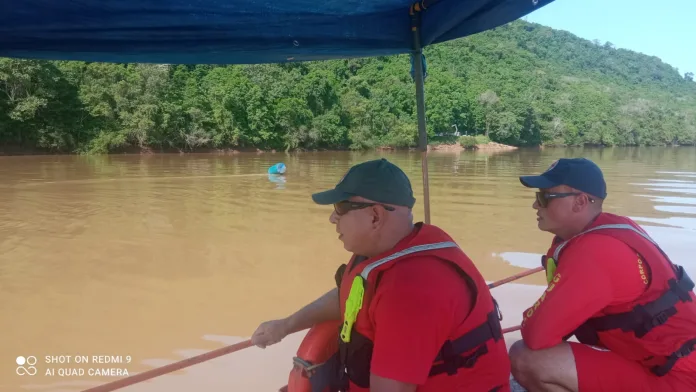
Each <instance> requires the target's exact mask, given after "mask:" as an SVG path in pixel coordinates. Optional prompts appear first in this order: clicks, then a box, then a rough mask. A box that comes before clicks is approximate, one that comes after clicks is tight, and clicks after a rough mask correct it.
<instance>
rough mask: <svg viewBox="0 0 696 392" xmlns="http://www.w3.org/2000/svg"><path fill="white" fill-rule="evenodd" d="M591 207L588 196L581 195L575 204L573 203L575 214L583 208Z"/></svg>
mask: <svg viewBox="0 0 696 392" xmlns="http://www.w3.org/2000/svg"><path fill="white" fill-rule="evenodd" d="M589 205H590V198H589V196H587V195H586V194H584V193H583V194H581V195H580V196H578V197H576V198H575V202H574V203H573V212H579V211H580V210H582V209H583V208H588V207H589Z"/></svg>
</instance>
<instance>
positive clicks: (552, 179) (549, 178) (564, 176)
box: [520, 158, 607, 199]
mask: <svg viewBox="0 0 696 392" xmlns="http://www.w3.org/2000/svg"><path fill="white" fill-rule="evenodd" d="M520 182H521V183H522V185H524V186H526V187H528V188H553V187H555V186H559V185H567V186H569V187H571V188H575V189H577V190H579V191H581V192H584V193H587V194H588V195H592V196H595V197H598V198H600V199H605V198H606V197H607V184H606V182H604V175H603V174H602V170H601V169H600V168H599V166H597V165H596V164H595V163H594V162H592V161H591V160H589V159H586V158H561V159H559V160H557V161H556V162H554V163H552V164H551V166H549V168H548V169H546V171H545V172H543V173H541V174H540V175H538V176H520Z"/></svg>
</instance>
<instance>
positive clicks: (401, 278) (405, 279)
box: [380, 254, 468, 291]
mask: <svg viewBox="0 0 696 392" xmlns="http://www.w3.org/2000/svg"><path fill="white" fill-rule="evenodd" d="M458 269H459V267H458V266H457V265H455V263H453V262H450V261H447V260H444V259H442V258H440V257H437V256H435V255H429V254H424V255H413V256H412V257H409V258H405V259H403V260H399V261H397V262H396V263H394V265H393V266H392V267H391V268H389V269H388V270H387V271H385V272H386V273H385V274H384V276H383V277H382V279H381V280H382V281H383V282H390V283H391V285H390V286H391V287H392V288H394V286H398V287H404V288H407V289H414V290H421V289H422V290H435V291H440V290H442V291H451V290H452V288H453V287H455V288H456V287H468V285H467V282H466V280H465V279H464V278H463V277H462V274H461V271H459V270H458ZM381 285H382V283H380V286H381Z"/></svg>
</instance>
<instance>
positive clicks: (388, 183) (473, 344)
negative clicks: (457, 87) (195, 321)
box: [252, 159, 510, 392]
mask: <svg viewBox="0 0 696 392" xmlns="http://www.w3.org/2000/svg"><path fill="white" fill-rule="evenodd" d="M312 199H313V200H314V202H315V203H318V204H322V205H333V207H334V209H333V211H332V213H331V217H330V221H331V223H333V224H334V225H335V227H336V232H337V233H338V234H339V239H340V240H341V241H342V242H343V246H344V248H345V249H346V250H347V251H348V252H350V253H352V254H353V256H352V257H351V258H350V261H349V263H348V264H346V265H342V266H341V267H340V268H339V270H338V272H337V276H336V283H337V287H336V288H335V289H333V290H331V291H329V292H328V293H326V294H325V295H323V296H322V297H320V298H319V299H317V300H316V301H314V302H313V303H311V304H309V305H307V306H306V307H304V308H303V309H301V310H299V311H298V312H296V313H294V314H293V315H291V316H289V317H287V318H285V319H282V320H273V321H269V322H266V323H263V324H261V325H260V326H259V327H258V329H257V330H256V332H254V334H253V336H252V342H253V343H254V344H256V345H257V346H260V347H265V346H267V345H270V344H274V343H276V342H278V341H280V340H281V339H282V338H284V337H285V336H286V335H287V334H289V333H292V332H295V331H300V330H303V329H306V328H310V327H312V326H313V325H316V324H318V323H322V322H325V321H330V320H340V321H342V329H341V331H340V333H337V334H336V335H337V336H335V337H331V340H333V341H335V339H339V350H338V352H336V353H335V354H334V356H333V357H332V358H331V359H330V360H329V361H328V362H327V363H326V364H325V365H324V366H322V368H323V369H318V370H316V373H314V375H313V376H312V377H311V378H310V381H311V382H312V384H313V390H318V391H325V389H324V388H325V387H326V386H327V385H331V390H332V391H338V390H340V391H346V390H348V391H351V392H353V391H372V392H413V391H418V392H435V391H437V392H449V391H452V392H454V391H459V390H463V389H466V390H467V391H472V392H490V391H498V392H507V391H509V390H510V386H509V375H510V362H509V357H508V355H507V349H506V345H505V341H504V339H503V336H502V332H501V328H500V322H499V318H498V309H497V306H496V305H495V302H494V300H493V298H492V296H491V294H490V291H489V290H488V287H487V285H486V282H485V281H484V279H483V277H482V276H481V274H480V273H479V272H478V270H477V269H476V267H475V266H474V264H473V263H472V262H471V260H470V259H469V258H468V257H467V256H466V255H465V254H464V252H463V251H462V250H461V249H460V248H459V247H458V246H457V244H456V243H455V242H454V240H452V238H451V237H450V236H449V235H447V234H446V233H445V232H444V231H442V230H441V229H439V228H437V227H436V226H432V225H426V224H423V223H416V224H414V223H413V214H412V211H411V209H412V207H413V205H414V204H415V198H414V197H413V190H412V189H411V183H410V181H409V179H408V177H407V176H406V174H405V173H404V172H403V171H402V170H401V169H399V168H398V167H397V166H395V165H394V164H392V163H390V162H389V161H387V160H386V159H378V160H373V161H368V162H363V163H361V164H358V165H356V166H353V167H352V168H351V169H350V170H349V171H348V173H346V175H345V176H344V177H343V178H342V179H341V181H340V182H339V183H338V185H336V187H335V188H334V189H331V190H327V191H324V192H320V193H315V194H314V195H312ZM337 332H338V331H337ZM324 370H325V371H324ZM326 373H330V377H328V381H327V379H326V378H325V377H323V376H319V375H320V374H324V375H325V374H326ZM303 392H304V391H303Z"/></svg>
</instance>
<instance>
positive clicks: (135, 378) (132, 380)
mask: <svg viewBox="0 0 696 392" xmlns="http://www.w3.org/2000/svg"><path fill="white" fill-rule="evenodd" d="M251 346H252V344H251V340H245V341H243V342H239V343H236V344H233V345H231V346H227V347H223V348H219V349H217V350H213V351H210V352H207V353H204V354H201V355H196V356H195V357H191V358H186V359H184V360H183V361H179V362H175V363H172V364H169V365H165V366H162V367H158V368H155V369H152V370H148V371H146V372H142V373H138V374H134V375H132V376H130V377H126V378H122V379H120V380H116V381H113V382H110V383H108V384H104V385H99V386H97V387H94V388H90V389H85V390H84V391H82V392H108V391H115V390H116V389H121V388H124V387H127V386H129V385H133V384H136V383H139V382H142V381H145V380H149V379H151V378H155V377H158V376H161V375H164V374H167V373H171V372H173V371H176V370H179V369H183V368H185V367H189V366H193V365H196V364H199V363H201V362H205V361H209V360H211V359H213V358H217V357H221V356H223V355H226V354H230V353H233V352H235V351H239V350H242V349H245V348H247V347H251Z"/></svg>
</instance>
